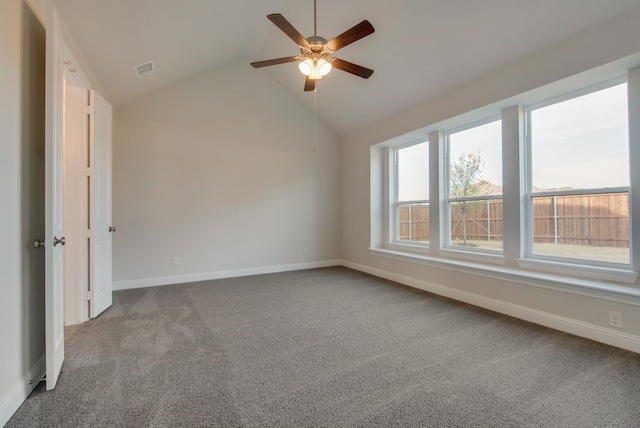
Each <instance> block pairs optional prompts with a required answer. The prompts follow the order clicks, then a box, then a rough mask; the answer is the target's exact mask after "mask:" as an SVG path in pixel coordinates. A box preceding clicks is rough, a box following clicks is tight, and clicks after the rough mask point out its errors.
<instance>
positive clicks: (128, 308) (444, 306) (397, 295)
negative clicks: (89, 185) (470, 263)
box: [7, 268, 640, 428]
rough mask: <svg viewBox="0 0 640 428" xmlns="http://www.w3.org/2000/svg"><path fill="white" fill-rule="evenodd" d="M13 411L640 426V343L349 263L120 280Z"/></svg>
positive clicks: (360, 422) (49, 423) (66, 415)
mask: <svg viewBox="0 0 640 428" xmlns="http://www.w3.org/2000/svg"><path fill="white" fill-rule="evenodd" d="M7 426H9V427H78V426H81V427H89V426H91V427H102V426H104V427H116V426H121V427H145V426H152V427H163V426H166V427H174V426H223V427H233V426H242V427H305V426H313V427H333V426H348V427H372V426H407V427H415V426H424V427H490V426H492V427H554V426H558V427H560V426H561V427H581V428H584V427H603V426H612V427H614V426H615V427H638V426H640V355H638V354H634V353H631V352H626V351H623V350H619V349H616V348H612V347H609V346H606V345H602V344H598V343H595V342H591V341H588V340H584V339H580V338H577V337H574V336H570V335H567V334H564V333H560V332H557V331H554V330H550V329H546V328H543V327H539V326H535V325H532V324H529V323H526V322H523V321H519V320H516V319H513V318H510V317H507V316H503V315H499V314H495V313H492V312H488V311H485V310H482V309H478V308H475V307H472V306H469V305H464V304H460V303H456V302H453V301H451V300H447V299H444V298H440V297H437V296H433V295H430V294H427V293H423V292H419V291H413V290H410V289H407V288H403V287H399V286H394V284H393V283H391V282H389V281H385V280H381V279H378V278H375V277H371V276H368V275H365V274H362V273H359V272H356V271H352V270H349V269H346V268H328V269H316V270H308V271H300V272H289V273H282V274H273V275H260V276H253V277H247V278H235V279H226V280H218V281H208V282H200V283H193V284H187V285H174V286H166V287H156V288H148V289H138V290H131V291H119V292H116V293H115V294H114V304H113V306H112V307H111V308H110V309H108V310H107V311H106V312H105V313H104V314H103V315H101V316H100V317H99V318H98V319H96V320H94V321H91V322H88V323H86V324H84V325H83V326H82V327H81V328H80V330H79V331H78V332H77V333H76V334H75V335H74V336H73V337H72V338H71V340H69V342H68V343H67V348H66V360H65V363H64V365H63V372H62V374H61V376H60V380H59V383H58V387H57V388H56V389H55V390H54V391H51V392H46V391H44V388H43V386H40V387H38V388H37V389H36V390H35V391H34V392H33V394H32V395H31V396H30V397H29V399H27V401H26V402H25V403H24V404H23V405H22V407H20V409H19V410H18V412H17V413H16V414H15V415H14V417H13V418H12V419H11V420H10V421H9V423H8V425H7Z"/></svg>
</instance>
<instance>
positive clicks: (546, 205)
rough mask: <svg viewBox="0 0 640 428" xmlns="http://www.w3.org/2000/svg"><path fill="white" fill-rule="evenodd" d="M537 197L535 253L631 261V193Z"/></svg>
mask: <svg viewBox="0 0 640 428" xmlns="http://www.w3.org/2000/svg"><path fill="white" fill-rule="evenodd" d="M532 199H533V204H532V205H533V252H534V253H535V254H541V255H547V256H556V257H568V258H574V259H587V260H599V261H604V262H613V263H629V193H628V192H625V193H606V194H589V192H588V191H586V192H585V193H584V194H579V195H560V196H545V197H534V198H532Z"/></svg>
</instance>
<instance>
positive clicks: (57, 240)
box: [53, 236, 67, 247]
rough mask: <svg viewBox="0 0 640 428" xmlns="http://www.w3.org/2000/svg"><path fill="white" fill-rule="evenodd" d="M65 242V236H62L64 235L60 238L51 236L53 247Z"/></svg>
mask: <svg viewBox="0 0 640 428" xmlns="http://www.w3.org/2000/svg"><path fill="white" fill-rule="evenodd" d="M66 243H67V240H66V239H65V237H64V236H63V237H62V238H60V239H58V238H56V237H55V236H54V237H53V246H54V247H55V246H56V245H58V244H62V245H64V244H66Z"/></svg>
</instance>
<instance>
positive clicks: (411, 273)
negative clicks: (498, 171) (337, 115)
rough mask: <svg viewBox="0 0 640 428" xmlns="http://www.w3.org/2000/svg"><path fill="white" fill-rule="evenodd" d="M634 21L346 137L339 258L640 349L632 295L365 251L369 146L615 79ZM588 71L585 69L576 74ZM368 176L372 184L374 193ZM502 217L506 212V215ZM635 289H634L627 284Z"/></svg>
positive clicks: (602, 27) (632, 16)
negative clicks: (614, 320) (614, 317)
mask: <svg viewBox="0 0 640 428" xmlns="http://www.w3.org/2000/svg"><path fill="white" fill-rule="evenodd" d="M639 20H640V8H636V9H634V10H632V11H630V12H629V13H626V14H625V15H622V16H618V17H616V18H613V19H611V20H609V21H605V22H604V23H602V24H599V25H598V26H596V27H593V28H591V29H588V30H586V31H584V32H582V33H579V34H576V35H574V36H572V37H569V38H567V39H565V40H562V41H559V42H557V43H555V44H553V45H551V46H549V47H547V48H545V49H543V50H540V51H538V52H534V53H532V54H530V55H529V56H527V57H524V58H522V59H520V60H519V61H517V62H515V63H512V64H509V65H507V66H505V67H502V68H500V69H498V70H495V71H494V72H492V73H490V74H487V75H485V76H483V77H481V78H479V79H477V80H475V81H473V82H469V83H468V84H466V85H464V86H461V87H459V88H455V89H453V90H451V91H449V92H447V93H444V94H442V95H440V96H438V97H436V98H435V99H430V100H425V102H424V103H422V104H420V105H418V106H415V107H412V108H409V109H407V110H405V111H403V112H401V113H399V114H397V115H395V116H393V117H389V118H387V119H385V120H381V121H378V122H376V123H375V124H372V125H371V126H369V127H367V128H365V129H361V130H359V131H357V132H354V133H353V134H352V135H350V136H348V138H346V139H345V141H344V143H343V146H342V159H341V161H342V167H343V196H342V257H343V259H344V260H345V262H346V263H347V265H350V266H352V267H355V268H358V269H361V270H365V271H368V272H371V273H374V274H377V275H381V276H386V277H388V278H391V279H396V280H400V281H402V282H405V283H407V284H411V285H413V286H416V287H419V288H428V289H432V290H435V291H437V292H439V293H442V294H445V295H449V296H451V297H456V298H468V299H467V301H473V302H474V303H476V304H485V306H487V307H491V308H492V309H495V310H500V311H503V310H504V311H507V312H509V311H511V313H512V314H516V313H517V314H518V316H520V315H523V314H524V315H526V316H530V319H532V320H535V321H536V322H541V321H540V320H549V324H550V325H554V326H555V327H559V326H561V327H567V326H569V327H571V326H577V327H580V328H583V329H586V330H588V331H592V332H594V335H596V336H597V335H600V336H598V338H599V339H602V337H604V336H606V335H608V334H611V335H613V336H615V337H617V338H620V337H623V338H624V339H625V340H626V341H627V343H632V344H633V346H635V347H636V350H640V299H639V298H638V296H635V297H629V298H627V297H624V296H622V295H621V296H620V297H619V298H608V297H602V298H600V297H597V296H593V295H591V296H584V295H580V294H575V293H568V292H566V291H560V290H554V289H553V287H544V284H540V282H539V281H538V285H537V286H533V285H530V284H529V285H526V284H525V283H527V282H531V281H526V280H523V281H521V282H519V281H515V280H511V279H509V278H508V277H507V276H503V277H502V278H503V279H496V277H498V278H499V277H500V276H499V275H497V276H494V277H493V278H492V277H487V276H482V275H474V274H469V273H462V272H460V271H456V270H455V269H446V268H440V267H434V266H426V265H421V264H416V263H413V262H409V261H403V260H395V259H390V258H385V257H380V256H378V255H372V254H370V253H369V251H368V249H369V247H370V245H371V244H370V239H371V238H372V235H371V210H372V201H374V205H376V204H377V203H378V202H379V201H376V198H377V197H378V193H379V192H380V187H381V184H380V183H379V181H380V180H381V177H380V174H377V175H376V174H375V169H376V168H377V166H376V165H375V164H372V161H371V146H372V145H375V144H377V143H381V142H384V141H386V140H389V139H392V138H395V137H398V136H400V135H403V134H407V133H411V132H414V131H416V130H418V129H420V128H425V127H428V126H430V125H433V124H436V123H439V122H441V121H445V120H447V119H450V118H453V117H456V116H459V115H464V114H465V113H467V112H470V111H472V110H475V109H480V108H482V107H484V106H491V108H492V109H493V111H498V112H499V111H500V109H501V108H507V107H509V106H510V105H512V104H511V103H512V101H510V100H509V98H510V97H514V96H516V95H519V94H526V93H527V92H528V91H531V90H533V89H535V88H538V87H541V86H544V85H550V87H549V89H550V90H557V89H558V88H559V87H562V86H563V85H564V86H565V87H568V86H567V82H566V81H563V79H566V78H569V77H571V76H574V75H578V74H580V76H578V77H577V78H574V80H573V82H572V83H571V85H574V86H577V87H580V85H581V84H583V83H584V82H586V81H587V80H589V79H594V78H597V76H599V75H601V76H608V78H611V77H612V75H615V73H617V71H613V69H614V68H617V69H619V70H626V69H627V67H631V66H635V65H637V64H638V52H639V50H640V27H639V26H638V25H637V23H638V21H639ZM612 63H613V64H612ZM587 70H591V71H589V73H585V74H582V73H583V72H586V71H587ZM603 78H604V77H603ZM423 135H424V134H423ZM372 171H374V174H373V176H374V178H375V179H376V180H377V181H378V182H377V183H374V185H373V188H372V186H371V177H372ZM370 189H372V190H371V191H370ZM372 192H375V193H372ZM508 215H509V213H508V212H505V217H506V216H508ZM374 232H375V231H374ZM375 239H377V238H376V237H375V236H374V241H375ZM533 282H535V281H533ZM547 285H550V284H547ZM633 290H635V291H634V292H636V291H638V286H637V285H636V286H633ZM591 294H593V293H591ZM636 294H638V293H637V292H636ZM609 310H616V311H620V312H622V313H623V319H624V328H623V329H622V330H615V329H611V328H609V326H608V311H609ZM524 315H523V316H524ZM536 316H540V318H536ZM545 322H546V321H545ZM554 323H555V324H554ZM569 327H567V329H569ZM614 342H615V340H614ZM616 343H617V342H616Z"/></svg>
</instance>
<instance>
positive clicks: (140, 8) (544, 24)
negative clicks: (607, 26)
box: [54, 0, 640, 136]
mask: <svg viewBox="0 0 640 428" xmlns="http://www.w3.org/2000/svg"><path fill="white" fill-rule="evenodd" d="M54 2H55V4H56V6H57V7H58V9H59V11H60V14H61V15H62V18H63V20H64V21H65V22H66V24H67V26H68V27H69V29H70V30H71V32H72V34H73V35H74V37H75V39H76V42H77V43H78V45H79V46H80V48H81V49H82V51H83V53H84V55H85V57H86V58H87V60H88V61H89V63H90V64H91V66H92V68H93V69H94V72H95V73H96V75H97V77H98V79H99V80H100V83H101V84H102V86H103V88H104V90H105V91H106V94H105V95H106V96H107V98H109V99H110V101H111V102H112V103H113V104H114V105H115V106H118V105H120V104H124V103H127V102H130V101H132V100H135V99H136V98H139V97H141V96H143V95H145V94H148V93H150V92H153V91H155V90H157V89H159V88H161V87H163V86H165V85H168V84H171V83H174V82H176V81H179V80H182V79H185V78H188V77H190V76H193V75H196V74H198V73H201V72H203V71H205V70H207V69H209V68H212V67H217V66H221V65H223V64H225V63H227V62H229V61H234V60H238V59H240V60H242V61H246V62H247V67H250V66H249V62H252V61H258V60H265V59H271V58H277V57H283V56H290V55H297V54H298V53H299V50H298V48H297V46H296V45H295V44H294V43H293V41H291V40H290V39H289V38H288V37H287V36H286V35H284V33H282V32H281V31H280V30H279V29H278V28H276V27H275V26H274V25H273V24H272V23H271V22H269V21H268V20H267V18H266V15H267V14H269V13H282V14H283V15H284V16H285V18H287V20H288V21H289V22H291V23H292V24H293V25H294V26H295V27H296V28H297V29H298V30H299V31H300V32H301V33H302V34H303V35H305V36H309V35H312V34H313V1H312V0H82V1H78V0H54ZM636 6H640V0H394V1H389V0H349V1H346V0H318V35H321V36H324V37H325V38H327V39H331V38H333V37H334V36H336V35H337V34H339V33H342V32H343V31H345V30H346V29H348V28H350V27H352V26H353V25H355V24H357V23H358V22H360V21H362V20H363V19H367V20H369V21H370V22H371V23H372V24H373V26H374V27H375V29H376V32H375V33H374V34H372V35H370V36H368V37H366V38H364V39H362V40H360V41H358V42H356V43H354V44H352V45H350V46H348V47H346V48H344V49H342V50H340V51H339V52H337V53H336V54H335V55H334V56H338V57H340V58H342V59H346V60H348V61H351V62H355V63H357V64H360V65H363V66H365V67H368V68H372V69H374V70H375V73H374V74H373V76H372V77H371V78H370V79H368V80H364V79H361V78H358V77H355V76H353V75H350V74H348V73H345V72H343V71H340V70H334V71H332V72H331V74H329V76H327V77H326V78H325V79H323V80H322V81H320V82H319V84H318V93H317V97H318V98H317V102H318V116H319V118H320V120H322V121H323V122H324V123H325V124H326V125H327V126H329V128H331V129H332V130H333V131H334V132H336V133H337V134H338V135H341V136H344V135H346V134H348V133H350V132H352V131H355V130H356V129H359V128H361V127H364V126H366V125H367V124H370V123H373V122H374V121H376V120H377V119H380V118H382V117H385V116H388V115H391V114H394V113H397V112H399V111H401V110H402V109H404V108H407V107H410V106H412V105H415V104H417V103H419V102H421V101H424V100H426V99H429V98H430V97H433V96H435V95H437V94H439V93H442V92H444V91H446V90H448V89H451V88H453V87H455V86H457V85H460V84H462V83H464V82H467V81H469V80H472V79H474V78H476V77H478V76H480V75H482V74H485V73H487V72H489V71H491V70H493V69H496V68H498V67H500V66H502V65H505V64H507V63H509V62H511V61H514V60H516V59H518V58H521V57H523V56H524V55H526V54H528V53H531V52H533V51H535V50H537V49H540V48H542V47H544V46H546V45H549V44H551V43H553V42H554V41H557V40H559V39H562V38H564V37H567V36H569V35H571V34H574V33H576V32H579V31H581V30H583V29H585V28H588V27H590V26H592V25H594V24H596V23H598V22H600V21H603V20H605V19H607V18H610V17H613V16H615V15H618V14H620V13H623V12H625V11H626V10H629V9H631V8H633V7H636ZM149 60H153V61H154V63H155V66H156V70H157V71H156V72H155V73H153V74H151V75H148V76H145V77H143V78H138V77H136V74H135V70H134V67H135V66H136V65H138V64H141V63H144V62H146V61H149ZM254 72H255V73H271V74H272V76H273V77H274V78H275V79H276V80H277V81H278V82H280V84H282V86H284V87H285V88H286V89H287V90H288V91H289V92H290V93H291V94H292V95H293V96H295V97H296V98H298V99H299V100H300V101H301V102H302V103H303V104H304V105H305V106H306V107H307V108H309V109H310V110H312V109H313V93H305V92H303V83H304V79H303V76H302V75H301V74H300V73H299V72H298V71H297V67H296V65H295V64H291V63H290V64H282V65H277V66H272V67H268V68H262V69H255V70H254ZM274 84H277V83H275V82H274Z"/></svg>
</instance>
